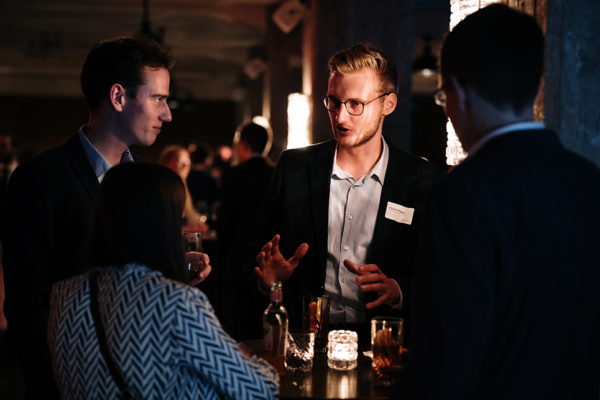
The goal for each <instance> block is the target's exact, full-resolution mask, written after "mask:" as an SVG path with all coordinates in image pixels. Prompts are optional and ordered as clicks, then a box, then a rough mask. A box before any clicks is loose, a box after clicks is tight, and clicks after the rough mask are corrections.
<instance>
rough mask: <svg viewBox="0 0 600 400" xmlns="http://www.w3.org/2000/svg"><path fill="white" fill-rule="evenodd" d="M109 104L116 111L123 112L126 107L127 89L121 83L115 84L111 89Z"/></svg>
mask: <svg viewBox="0 0 600 400" xmlns="http://www.w3.org/2000/svg"><path fill="white" fill-rule="evenodd" d="M108 96H109V102H110V105H111V107H112V108H114V109H115V110H116V111H119V112H121V111H123V107H124V106H125V88H124V87H123V86H122V85H121V84H120V83H115V84H113V85H112V86H111V87H110V91H109V94H108Z"/></svg>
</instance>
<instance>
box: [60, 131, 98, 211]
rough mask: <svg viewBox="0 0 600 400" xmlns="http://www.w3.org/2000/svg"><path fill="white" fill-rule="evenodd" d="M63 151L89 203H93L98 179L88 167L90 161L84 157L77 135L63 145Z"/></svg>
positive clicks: (89, 166) (90, 167)
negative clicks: (64, 150)
mask: <svg viewBox="0 0 600 400" xmlns="http://www.w3.org/2000/svg"><path fill="white" fill-rule="evenodd" d="M65 149H66V152H67V156H68V157H69V160H70V163H71V167H72V168H73V170H74V171H75V175H77V177H78V178H79V180H80V181H81V184H82V185H83V187H84V188H85V191H86V193H87V194H88V196H89V199H90V202H92V203H93V201H94V193H95V192H96V189H97V188H98V178H97V177H96V174H95V173H94V169H93V168H92V166H91V165H90V161H89V160H88V158H87V156H86V155H85V150H84V149H83V145H82V144H81V141H80V140H79V136H78V135H77V134H75V135H73V136H72V137H71V138H70V139H69V140H68V141H67V142H66V143H65Z"/></svg>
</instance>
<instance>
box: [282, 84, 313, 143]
mask: <svg viewBox="0 0 600 400" xmlns="http://www.w3.org/2000/svg"><path fill="white" fill-rule="evenodd" d="M287 115H288V139H287V148H288V149H295V148H298V147H304V146H308V145H309V144H310V138H309V137H308V136H309V133H308V132H309V130H308V124H309V119H310V106H309V104H308V96H306V95H305V94H302V93H292V94H290V95H289V96H288V108H287Z"/></svg>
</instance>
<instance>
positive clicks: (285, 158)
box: [245, 141, 438, 326]
mask: <svg viewBox="0 0 600 400" xmlns="http://www.w3.org/2000/svg"><path fill="white" fill-rule="evenodd" d="M335 146H336V142H335V141H329V142H325V143H321V144H317V145H314V146H309V147H306V148H303V149H295V150H289V151H285V152H284V153H283V154H282V155H281V158H280V159H279V162H278V164H277V167H276V169H275V173H274V176H273V180H272V181H271V186H270V189H269V192H268V194H267V196H266V197H265V203H264V206H263V211H262V214H261V217H260V219H259V222H258V232H257V234H256V236H255V239H254V240H253V242H252V244H251V248H250V251H249V252H248V257H247V259H246V265H245V268H246V273H247V274H249V273H250V272H251V270H252V268H253V267H254V266H255V265H256V255H257V254H258V252H259V251H260V248H261V247H262V246H263V245H264V244H265V243H266V242H267V241H269V240H270V239H271V238H272V237H273V236H274V235H275V234H276V233H279V234H281V241H280V249H281V252H282V254H283V255H284V257H286V258H288V257H291V256H292V255H293V254H294V251H295V250H296V248H297V247H298V245H300V243H303V242H306V243H308V244H309V250H308V253H307V254H306V256H305V257H304V258H303V259H302V261H301V262H300V264H299V265H298V267H297V268H296V270H295V271H294V273H293V275H292V277H291V278H290V279H289V280H288V281H286V282H284V286H283V302H284V305H285V307H286V308H287V310H288V313H289V316H290V323H291V325H292V326H294V325H296V326H299V325H300V324H301V320H302V311H301V303H302V295H303V294H306V293H322V292H323V290H324V283H325V272H326V271H325V270H326V257H327V223H328V207H329V184H330V180H331V171H332V166H333V157H334V152H335ZM389 149H390V153H389V161H388V165H387V170H386V175H385V180H384V186H383V190H382V192H381V199H380V201H379V209H378V211H377V219H376V222H375V229H374V233H373V240H372V243H371V246H370V249H369V250H368V252H367V263H374V264H377V265H378V266H379V268H381V270H382V271H383V272H384V273H385V274H386V275H388V276H389V277H391V278H394V279H396V281H397V282H398V284H399V285H400V288H401V289H402V292H403V294H404V296H407V295H408V294H409V293H410V282H409V281H410V277H411V275H412V272H413V261H414V257H413V256H414V251H415V245H416V230H417V229H416V227H417V226H418V224H419V220H420V218H421V204H422V201H423V199H424V197H425V196H426V194H427V191H428V188H429V187H430V186H431V184H432V182H433V181H434V180H435V179H436V178H437V176H438V169H437V168H436V167H435V166H433V165H432V164H430V163H428V162H426V161H424V160H422V159H420V158H418V157H414V156H410V155H408V154H405V153H403V152H401V151H400V150H397V149H395V148H394V147H392V146H389ZM389 201H391V202H393V203H396V204H401V205H403V206H405V207H411V208H414V209H415V213H414V218H413V222H412V224H411V225H406V224H402V223H398V222H395V221H393V220H390V219H387V218H385V211H386V208H387V205H388V202H389ZM254 285H256V283H255V284H254ZM405 298H406V297H405ZM384 308H385V307H379V308H378V309H375V311H374V312H375V313H378V314H379V313H384V312H386V310H385V309H384Z"/></svg>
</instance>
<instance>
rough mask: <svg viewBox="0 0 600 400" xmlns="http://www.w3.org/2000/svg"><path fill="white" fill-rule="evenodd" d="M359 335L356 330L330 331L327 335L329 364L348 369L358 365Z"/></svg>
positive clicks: (337, 368) (332, 366) (339, 368)
mask: <svg viewBox="0 0 600 400" xmlns="http://www.w3.org/2000/svg"><path fill="white" fill-rule="evenodd" d="M357 360H358V335H357V334H356V332H354V331H345V330H336V331H330V332H329V335H328V336H327V365H328V366H329V368H333V369H336V370H341V371H347V370H351V369H354V368H356V366H357V365H358V361H357Z"/></svg>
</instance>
